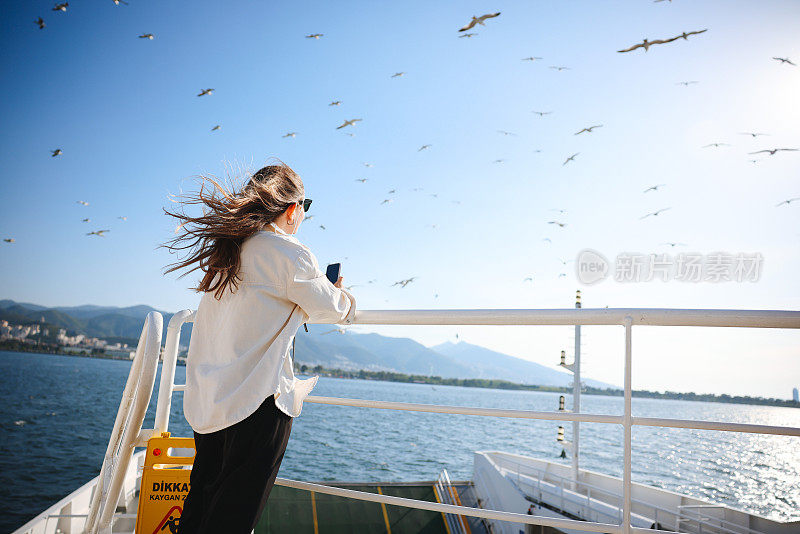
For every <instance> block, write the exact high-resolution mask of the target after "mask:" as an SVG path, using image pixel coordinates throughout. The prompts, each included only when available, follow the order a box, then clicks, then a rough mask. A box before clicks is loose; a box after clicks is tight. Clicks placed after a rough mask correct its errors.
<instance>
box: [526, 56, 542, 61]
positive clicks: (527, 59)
mask: <svg viewBox="0 0 800 534" xmlns="http://www.w3.org/2000/svg"><path fill="white" fill-rule="evenodd" d="M537 59H543V58H540V57H536V56H531V57H524V58H522V61H536V60H537Z"/></svg>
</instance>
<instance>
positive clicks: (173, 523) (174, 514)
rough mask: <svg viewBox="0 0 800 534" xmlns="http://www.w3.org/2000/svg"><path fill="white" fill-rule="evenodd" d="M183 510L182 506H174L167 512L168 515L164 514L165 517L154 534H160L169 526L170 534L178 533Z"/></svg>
mask: <svg viewBox="0 0 800 534" xmlns="http://www.w3.org/2000/svg"><path fill="white" fill-rule="evenodd" d="M181 512H183V508H181V507H180V506H173V507H172V508H170V509H169V512H167V515H165V516H164V519H162V520H161V523H159V524H158V525H157V526H156V529H155V530H154V531H153V534H159V533H160V532H161V531H162V530H164V529H165V528H167V527H169V533H170V534H178V525H179V524H180V520H181Z"/></svg>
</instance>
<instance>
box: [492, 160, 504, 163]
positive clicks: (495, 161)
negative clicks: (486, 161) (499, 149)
mask: <svg viewBox="0 0 800 534" xmlns="http://www.w3.org/2000/svg"><path fill="white" fill-rule="evenodd" d="M503 162H505V160H504V159H496V160H494V161H493V162H492V163H503Z"/></svg>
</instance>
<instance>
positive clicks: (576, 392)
mask: <svg viewBox="0 0 800 534" xmlns="http://www.w3.org/2000/svg"><path fill="white" fill-rule="evenodd" d="M575 307H576V308H580V307H581V290H580V289H579V290H578V291H576V293H575ZM573 366H574V367H573V369H572V373H573V377H572V412H573V413H580V412H581V325H579V324H576V325H575V361H574V362H573ZM580 435H581V427H580V423H579V422H578V421H573V422H572V489H573V490H576V489H577V485H578V466H579V462H580V450H581V447H580Z"/></svg>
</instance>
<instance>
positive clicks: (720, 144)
mask: <svg viewBox="0 0 800 534" xmlns="http://www.w3.org/2000/svg"><path fill="white" fill-rule="evenodd" d="M710 146H713V147H721V146H731V145H729V144H728V143H710V144H708V145H706V146H704V147H703V148H708V147H710Z"/></svg>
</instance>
